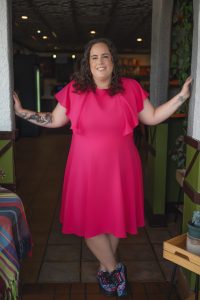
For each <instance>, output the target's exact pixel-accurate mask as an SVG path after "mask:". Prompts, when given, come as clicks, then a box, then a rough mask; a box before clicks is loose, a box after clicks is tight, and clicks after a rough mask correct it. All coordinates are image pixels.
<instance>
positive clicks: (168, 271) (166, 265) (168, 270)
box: [159, 260, 174, 281]
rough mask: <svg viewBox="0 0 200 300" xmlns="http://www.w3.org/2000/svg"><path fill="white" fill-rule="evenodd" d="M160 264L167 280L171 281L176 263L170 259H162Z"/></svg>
mask: <svg viewBox="0 0 200 300" xmlns="http://www.w3.org/2000/svg"><path fill="white" fill-rule="evenodd" d="M159 264H160V266H161V269H162V271H163V273H164V276H165V280H167V281H170V280H171V276H172V272H173V268H174V264H173V263H172V262H170V261H168V260H163V261H160V262H159Z"/></svg>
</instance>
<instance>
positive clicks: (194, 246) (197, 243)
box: [186, 233, 200, 255]
mask: <svg viewBox="0 0 200 300" xmlns="http://www.w3.org/2000/svg"><path fill="white" fill-rule="evenodd" d="M186 249H187V250H188V251H189V252H192V253H194V254H197V255H200V239H197V238H194V237H191V236H190V235H189V234H188V233H187V239H186Z"/></svg>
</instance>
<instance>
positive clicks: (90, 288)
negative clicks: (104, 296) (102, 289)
mask: <svg viewBox="0 0 200 300" xmlns="http://www.w3.org/2000/svg"><path fill="white" fill-rule="evenodd" d="M86 293H87V294H99V285H98V283H87V284H86Z"/></svg>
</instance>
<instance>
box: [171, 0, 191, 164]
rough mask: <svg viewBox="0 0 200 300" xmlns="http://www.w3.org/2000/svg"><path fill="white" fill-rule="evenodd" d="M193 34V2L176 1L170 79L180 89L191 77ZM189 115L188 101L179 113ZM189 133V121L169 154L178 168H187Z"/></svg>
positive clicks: (184, 122)
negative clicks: (186, 143) (176, 83)
mask: <svg viewBox="0 0 200 300" xmlns="http://www.w3.org/2000/svg"><path fill="white" fill-rule="evenodd" d="M192 33H193V2H192V1H191V0H175V1H174V12H173V18H172V38H171V62H170V79H171V80H172V79H173V80H174V79H175V80H177V81H178V85H179V88H181V86H182V85H183V83H184V81H185V79H186V78H187V77H188V76H189V75H190V67H191V53H192ZM177 112H178V113H185V114H186V116H187V113H188V101H186V102H185V103H184V104H183V105H182V106H181V107H180V108H179V110H178V111H177ZM186 132H187V121H186V120H184V121H183V123H182V132H181V133H180V135H179V136H177V138H176V140H175V144H174V147H173V149H172V150H171V151H170V152H169V155H170V156H171V159H172V160H173V161H175V162H176V165H177V168H185V164H186V154H185V153H186V145H185V142H184V136H185V135H186Z"/></svg>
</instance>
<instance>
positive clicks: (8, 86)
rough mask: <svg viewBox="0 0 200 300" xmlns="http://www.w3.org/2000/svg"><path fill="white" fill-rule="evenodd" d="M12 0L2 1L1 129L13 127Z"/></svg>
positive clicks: (0, 20)
mask: <svg viewBox="0 0 200 300" xmlns="http://www.w3.org/2000/svg"><path fill="white" fill-rule="evenodd" d="M11 28H12V27H11V1H10V0H1V1H0V131H11V130H12V129H13V122H12V119H13V118H12V115H13V104H12V100H11V91H12V79H11V77H12V55H11V52H12V49H11V40H12V37H11V35H12V33H11Z"/></svg>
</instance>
